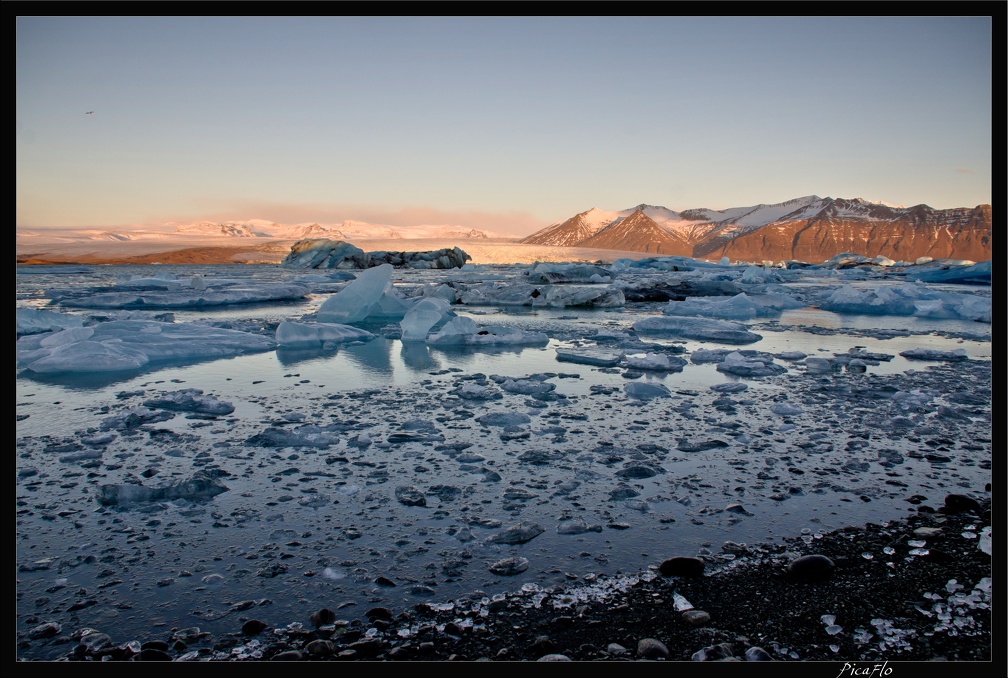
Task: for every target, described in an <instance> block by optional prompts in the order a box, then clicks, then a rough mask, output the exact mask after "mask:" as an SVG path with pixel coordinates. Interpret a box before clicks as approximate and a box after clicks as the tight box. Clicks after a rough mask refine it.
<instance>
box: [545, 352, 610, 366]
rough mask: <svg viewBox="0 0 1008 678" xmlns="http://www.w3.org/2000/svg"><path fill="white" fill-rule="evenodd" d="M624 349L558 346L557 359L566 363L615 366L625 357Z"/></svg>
mask: <svg viewBox="0 0 1008 678" xmlns="http://www.w3.org/2000/svg"><path fill="white" fill-rule="evenodd" d="M623 355H624V354H623V351H607V350H604V349H593V348H558V349H556V359H557V360H559V361H560V362H565V363H579V364H581V365H597V366H599V367H613V366H615V365H618V364H619V362H620V361H621V360H622V359H623Z"/></svg>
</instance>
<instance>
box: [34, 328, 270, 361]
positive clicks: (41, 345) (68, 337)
mask: <svg viewBox="0 0 1008 678" xmlns="http://www.w3.org/2000/svg"><path fill="white" fill-rule="evenodd" d="M274 348H276V342H275V341H274V340H273V338H272V337H265V336H262V335H259V334H252V333H249V332H241V331H238V330H229V329H222V328H218V327H213V326H210V325H201V324H175V323H161V322H156V321H153V320H113V321H109V322H104V323H99V324H97V325H95V326H93V327H81V328H74V329H70V330H63V331H62V332H57V333H55V334H43V335H29V336H25V337H22V338H20V339H18V341H17V345H16V353H17V363H18V366H19V367H23V368H26V369H29V370H31V371H33V372H37V373H40V374H56V373H76V372H116V371H122V370H132V369H137V368H140V367H143V366H145V365H147V364H148V363H150V362H160V361H178V362H187V361H194V360H205V359H209V358H224V357H232V356H236V355H241V354H244V353H255V352H261V351H269V350H273V349H274Z"/></svg>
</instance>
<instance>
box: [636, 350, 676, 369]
mask: <svg viewBox="0 0 1008 678" xmlns="http://www.w3.org/2000/svg"><path fill="white" fill-rule="evenodd" d="M626 364H627V367H632V368H634V369H638V370H652V371H656V372H670V371H673V370H681V369H682V368H683V367H684V366H685V365H686V361H685V360H683V359H682V358H677V357H672V358H670V357H669V356H667V355H665V354H664V353H647V354H645V355H643V356H640V355H630V356H627V358H626Z"/></svg>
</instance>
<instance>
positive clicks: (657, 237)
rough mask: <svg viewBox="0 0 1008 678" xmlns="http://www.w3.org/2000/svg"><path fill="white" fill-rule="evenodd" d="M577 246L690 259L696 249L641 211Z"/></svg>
mask: <svg viewBox="0 0 1008 678" xmlns="http://www.w3.org/2000/svg"><path fill="white" fill-rule="evenodd" d="M577 246H578V247H592V248H599V249H612V250H625V251H628V252H648V253H651V254H664V255H671V256H687V257H688V256H691V254H692V251H693V248H692V246H691V245H690V244H689V243H688V242H686V240H684V239H683V238H682V237H681V236H679V235H678V234H676V233H673V232H671V231H669V230H668V229H667V228H665V227H664V226H662V225H661V224H659V223H658V222H656V221H654V220H653V219H651V218H650V217H648V216H647V215H645V214H644V213H643V212H642V211H640V210H637V211H636V212H634V213H633V214H631V215H630V216H628V217H626V218H624V219H620V220H619V221H616V222H614V223H612V224H610V225H609V226H606V227H605V228H603V229H602V230H601V231H599V232H598V233H596V234H595V235H593V236H592V237H590V238H588V239H587V240H582V241H581V242H579V243H578V244H577Z"/></svg>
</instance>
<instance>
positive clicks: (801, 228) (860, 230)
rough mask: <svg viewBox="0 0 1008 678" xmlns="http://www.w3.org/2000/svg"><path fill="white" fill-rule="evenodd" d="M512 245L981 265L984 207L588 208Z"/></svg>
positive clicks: (791, 203)
mask: <svg viewBox="0 0 1008 678" xmlns="http://www.w3.org/2000/svg"><path fill="white" fill-rule="evenodd" d="M520 242H521V243H524V244H529V245H553V246H560V247H590V248H596V249H613V250H623V251H631V252H647V253H653V254H654V255H676V256H686V257H693V258H696V259H708V260H716V259H720V258H721V257H728V258H729V259H730V260H732V261H767V260H770V261H787V260H792V261H804V262H808V263H821V262H823V261H826V260H827V259H830V258H831V257H834V256H836V255H837V254H842V253H844V252H851V253H854V254H860V255H863V256H867V257H876V256H884V257H888V258H890V259H893V260H896V261H914V260H916V259H918V258H919V257H931V258H933V259H968V260H972V261H986V260H987V259H990V258H991V206H990V205H978V206H976V207H972V208H970V207H962V208H954V209H944V210H937V209H933V208H931V207H928V206H927V205H916V206H913V207H892V206H890V205H885V204H882V203H875V202H870V201H867V200H862V199H861V198H854V199H843V198H820V197H818V196H815V195H812V196H806V197H802V198H795V199H793V200H788V201H786V202H782V203H776V204H771V205H763V204H761V205H755V206H751V207H735V208H731V209H725V210H712V209H707V208H700V209H689V210H684V211H682V212H676V211H673V210H670V209H668V208H666V207H660V206H655V205H647V204H641V205H637V206H636V207H632V208H629V209H625V210H622V211H618V212H606V211H603V210H599V209H596V208H592V209H590V210H587V211H586V212H581V213H579V214H575V215H574V216H572V217H570V218H569V219H566V220H564V221H558V222H556V223H554V224H551V225H550V226H547V227H546V228H544V229H542V230H540V231H537V232H536V233H533V234H532V235H530V236H527V237H525V238H522V239H521V241H520Z"/></svg>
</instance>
